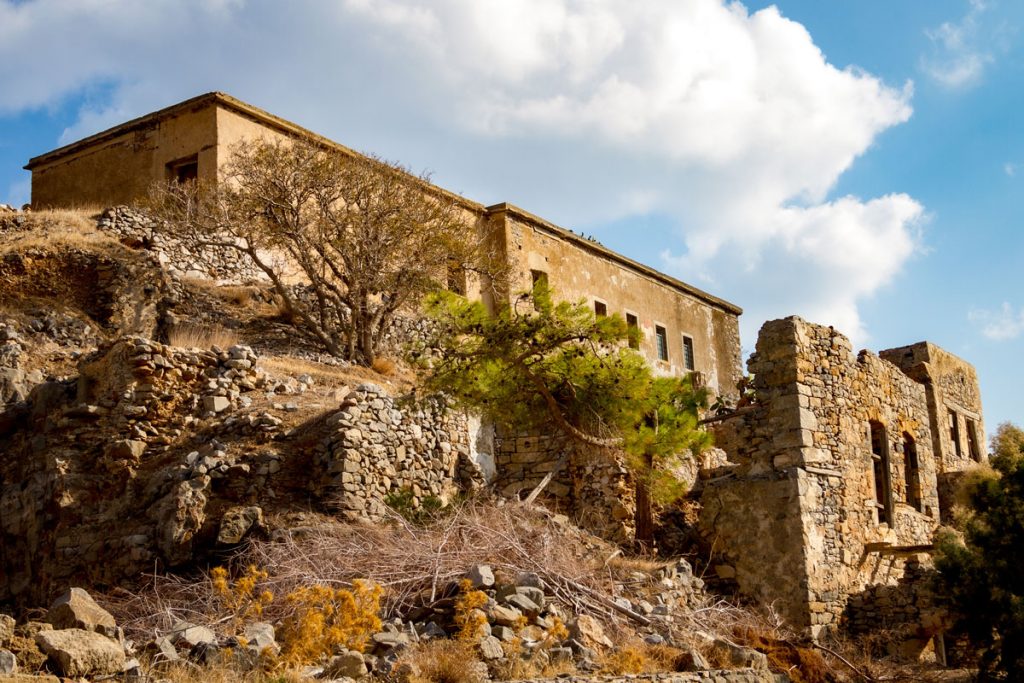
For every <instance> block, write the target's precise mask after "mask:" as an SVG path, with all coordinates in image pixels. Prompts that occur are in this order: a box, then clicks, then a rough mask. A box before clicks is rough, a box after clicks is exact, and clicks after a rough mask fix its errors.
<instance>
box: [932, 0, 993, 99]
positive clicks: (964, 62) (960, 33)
mask: <svg viewBox="0 0 1024 683" xmlns="http://www.w3.org/2000/svg"><path fill="white" fill-rule="evenodd" d="M968 4H969V5H970V7H969V9H968V10H967V14H965V15H964V16H963V18H962V19H961V20H960V21H959V22H949V21H947V22H944V23H942V24H940V25H939V26H937V27H935V28H930V29H926V30H925V35H927V36H928V38H930V39H931V41H932V48H933V50H932V54H931V55H930V56H928V57H925V58H923V59H922V64H921V65H922V68H923V69H924V72H925V73H926V74H928V76H930V77H931V78H932V79H933V80H935V81H936V82H938V83H939V84H941V85H943V86H945V87H947V88H950V89H959V88H964V87H968V86H971V85H974V84H975V83H977V82H978V81H979V80H981V77H982V75H983V73H984V71H985V67H987V66H988V65H989V64H991V63H992V62H993V61H994V57H993V56H992V54H991V53H990V52H989V51H988V50H987V49H985V46H984V44H983V42H982V41H983V37H982V35H981V34H982V32H981V29H980V27H979V17H980V16H981V14H982V13H983V12H985V10H987V9H988V6H987V4H986V3H984V2H981V1H980V0H969V3H968Z"/></svg>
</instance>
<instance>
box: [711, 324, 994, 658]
mask: <svg viewBox="0 0 1024 683" xmlns="http://www.w3.org/2000/svg"><path fill="white" fill-rule="evenodd" d="M748 367H749V370H750V372H751V373H752V374H753V376H754V390H755V394H756V396H755V399H754V402H753V404H752V405H750V406H747V407H745V408H740V409H738V410H737V411H736V412H735V413H733V414H732V415H731V416H730V417H729V418H727V419H724V420H722V421H721V422H720V423H719V424H718V426H717V427H716V430H715V435H716V440H717V443H718V445H719V446H721V447H722V448H723V449H725V451H726V452H727V453H728V455H729V459H730V461H731V462H730V464H729V465H728V466H726V467H724V468H721V469H719V470H718V471H717V472H716V473H715V475H716V476H715V477H713V478H712V479H710V480H709V481H707V482H706V483H705V485H704V490H703V493H702V498H701V500H702V502H703V504H704V508H703V512H702V515H703V518H702V525H703V533H704V534H705V536H706V537H707V538H708V540H709V542H711V543H713V544H714V546H715V548H716V552H718V554H719V556H720V557H721V558H722V560H723V563H722V564H721V565H719V566H718V567H717V571H718V573H719V575H720V576H722V577H724V578H728V579H731V580H734V581H735V582H736V584H737V586H738V587H739V589H740V590H741V591H742V592H744V593H746V594H748V595H750V596H752V597H755V598H756V599H757V600H758V601H760V602H761V603H762V604H765V605H774V606H775V608H776V609H777V610H778V611H779V612H780V613H781V614H782V615H783V616H785V617H786V619H787V621H788V622H789V623H790V624H792V625H794V626H796V627H800V628H804V629H806V630H808V631H809V632H810V633H811V634H813V635H815V636H817V635H820V634H821V633H822V632H823V631H827V630H829V629H833V628H836V627H838V626H839V625H840V623H841V622H842V621H843V620H844V618H845V619H846V620H847V621H848V622H857V621H858V620H859V619H860V617H859V615H858V614H857V611H858V610H866V611H869V612H870V613H871V615H872V618H873V620H874V627H875V628H876V629H877V628H881V627H882V625H883V624H884V623H885V622H886V621H887V618H888V617H890V616H894V615H893V612H894V611H895V610H902V614H900V615H896V616H899V617H900V618H901V619H902V620H903V621H914V620H916V621H917V622H918V623H917V625H916V626H914V627H913V628H914V629H916V631H915V632H914V633H913V634H911V635H913V636H915V637H916V639H917V640H918V641H919V642H918V643H917V644H918V646H919V648H924V647H925V646H926V644H927V641H928V638H929V637H930V636H932V635H935V634H936V632H937V631H938V624H934V623H933V624H931V625H928V624H927V619H923V618H922V617H923V616H924V615H921V614H919V613H916V612H915V609H917V607H918V606H915V605H914V604H896V602H897V601H893V600H886V601H884V602H881V603H880V602H878V601H873V600H872V599H870V597H869V598H865V595H867V596H870V595H871V594H872V591H873V590H874V587H876V586H886V585H888V586H895V585H897V584H899V583H900V581H901V580H902V579H904V578H905V577H904V574H905V572H906V571H907V570H908V568H913V567H916V566H917V565H918V564H919V563H920V562H925V563H926V562H927V561H928V560H927V555H928V552H929V551H930V550H931V542H932V537H933V533H934V531H935V530H936V528H937V527H938V525H939V524H940V523H942V522H943V521H944V520H946V521H948V518H949V510H950V504H951V501H950V499H949V496H948V491H949V487H950V484H951V480H953V479H954V478H955V477H956V476H957V475H958V474H959V473H961V472H963V471H964V470H965V469H966V468H967V467H969V466H970V465H972V464H974V463H977V462H980V461H981V460H983V459H984V458H985V457H986V456H985V454H984V450H983V443H984V441H983V439H984V426H983V424H982V419H981V399H980V394H979V391H978V381H977V377H976V375H975V372H974V368H973V367H971V366H970V365H969V364H968V363H966V362H964V361H963V360H961V359H959V358H957V357H956V356H953V355H952V354H950V353H948V352H946V351H943V350H942V349H940V348H938V347H936V346H935V345H933V344H930V343H926V342H925V343H920V344H915V345H913V346H907V347H901V348H897V349H890V350H887V351H882V352H881V354H879V355H877V356H876V355H874V354H872V353H870V352H868V351H861V352H860V353H859V354H857V355H854V354H853V352H852V348H851V346H850V342H849V340H848V339H847V338H846V337H844V336H843V335H842V334H840V333H839V332H837V331H836V330H834V329H833V328H831V327H822V326H819V325H814V324H811V323H808V322H805V321H804V320H801V319H800V318H797V317H790V318H785V319H783V320H774V321H771V322H768V323H766V324H765V325H764V327H763V328H762V329H761V332H760V335H759V337H758V340H757V347H756V352H755V353H754V354H753V355H752V356H751V358H750V360H749V363H748ZM929 629H931V630H930V631H929Z"/></svg>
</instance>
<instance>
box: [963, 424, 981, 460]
mask: <svg viewBox="0 0 1024 683" xmlns="http://www.w3.org/2000/svg"><path fill="white" fill-rule="evenodd" d="M965 419H966V421H967V449H968V452H969V453H970V454H971V460H973V461H974V462H981V449H980V448H978V427H977V426H976V425H975V423H974V420H972V419H970V418H965Z"/></svg>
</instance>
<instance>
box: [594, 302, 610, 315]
mask: <svg viewBox="0 0 1024 683" xmlns="http://www.w3.org/2000/svg"><path fill="white" fill-rule="evenodd" d="M594 315H596V316H597V317H598V318H603V317H604V316H606V315H608V304H606V303H605V302H603V301H595V302H594Z"/></svg>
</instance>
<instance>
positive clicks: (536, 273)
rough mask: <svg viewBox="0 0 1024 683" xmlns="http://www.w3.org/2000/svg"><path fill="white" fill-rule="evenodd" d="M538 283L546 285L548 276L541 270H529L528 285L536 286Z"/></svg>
mask: <svg viewBox="0 0 1024 683" xmlns="http://www.w3.org/2000/svg"><path fill="white" fill-rule="evenodd" d="M538 282H543V283H544V284H545V285H546V284H547V283H548V274H547V273H545V272H544V271H543V270H531V271H530V284H531V285H533V286H536V285H537V283H538Z"/></svg>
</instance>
